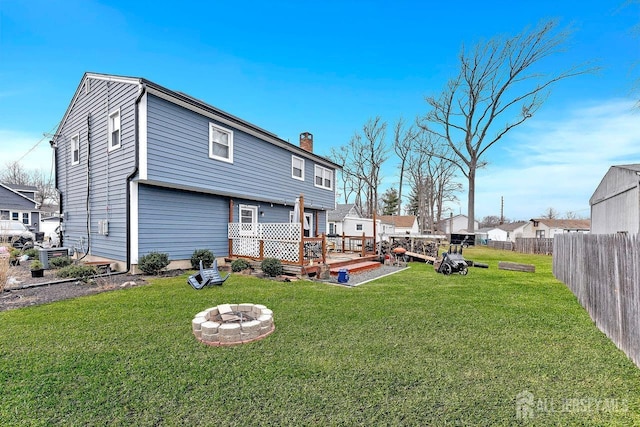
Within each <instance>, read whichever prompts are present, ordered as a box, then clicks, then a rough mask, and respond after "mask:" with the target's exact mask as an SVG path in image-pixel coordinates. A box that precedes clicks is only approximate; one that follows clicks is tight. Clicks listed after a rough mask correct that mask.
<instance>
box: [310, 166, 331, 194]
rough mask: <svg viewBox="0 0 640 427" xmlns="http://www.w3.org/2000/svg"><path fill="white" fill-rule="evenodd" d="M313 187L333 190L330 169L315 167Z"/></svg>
mask: <svg viewBox="0 0 640 427" xmlns="http://www.w3.org/2000/svg"><path fill="white" fill-rule="evenodd" d="M313 185H315V186H316V187H320V188H326V189H327V190H332V189H333V172H332V171H331V169H327V168H323V167H322V166H318V165H316V167H315V174H314V180H313Z"/></svg>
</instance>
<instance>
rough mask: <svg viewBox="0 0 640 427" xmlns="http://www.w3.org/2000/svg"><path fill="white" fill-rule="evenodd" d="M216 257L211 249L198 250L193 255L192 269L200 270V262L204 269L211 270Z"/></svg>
mask: <svg viewBox="0 0 640 427" xmlns="http://www.w3.org/2000/svg"><path fill="white" fill-rule="evenodd" d="M215 258H216V257H215V256H214V255H213V252H211V251H210V250H209V249H196V250H195V251H193V255H191V268H193V269H194V270H197V269H199V268H200V261H202V266H203V267H204V268H210V267H211V265H212V264H213V260H214V259H215Z"/></svg>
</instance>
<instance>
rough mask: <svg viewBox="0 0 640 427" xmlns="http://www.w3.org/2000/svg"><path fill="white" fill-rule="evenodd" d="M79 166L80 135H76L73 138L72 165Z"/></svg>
mask: <svg viewBox="0 0 640 427" xmlns="http://www.w3.org/2000/svg"><path fill="white" fill-rule="evenodd" d="M76 154H77V155H78V156H77V157H76ZM78 164H80V134H79V133H76V134H75V135H73V136H72V137H71V165H72V166H73V165H78Z"/></svg>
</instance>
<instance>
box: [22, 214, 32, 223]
mask: <svg viewBox="0 0 640 427" xmlns="http://www.w3.org/2000/svg"><path fill="white" fill-rule="evenodd" d="M22 223H23V224H24V225H31V221H30V220H29V212H22Z"/></svg>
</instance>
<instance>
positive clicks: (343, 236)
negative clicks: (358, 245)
mask: <svg viewBox="0 0 640 427" xmlns="http://www.w3.org/2000/svg"><path fill="white" fill-rule="evenodd" d="M344 238H345V235H344V230H342V253H344Z"/></svg>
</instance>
